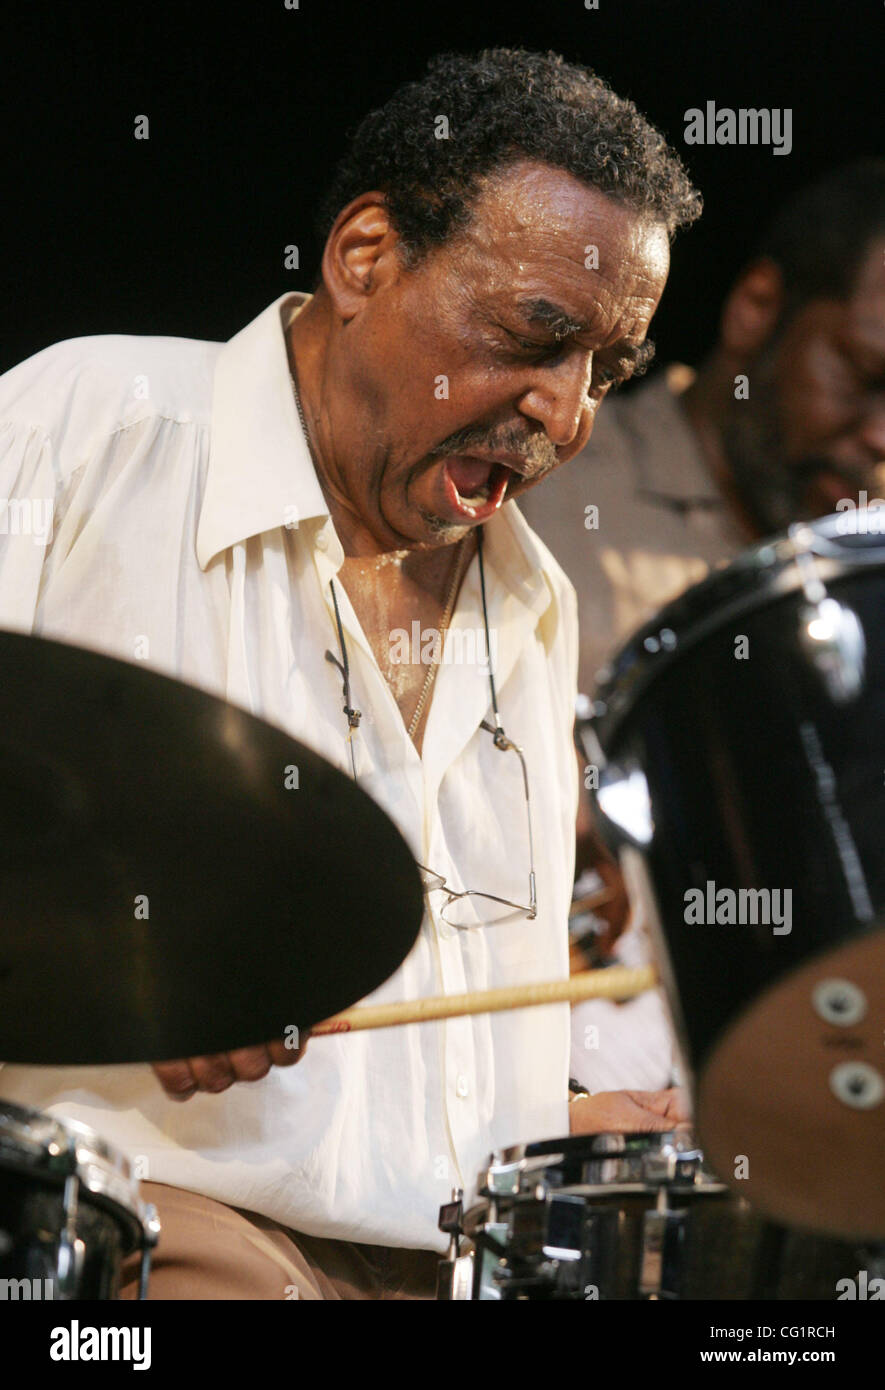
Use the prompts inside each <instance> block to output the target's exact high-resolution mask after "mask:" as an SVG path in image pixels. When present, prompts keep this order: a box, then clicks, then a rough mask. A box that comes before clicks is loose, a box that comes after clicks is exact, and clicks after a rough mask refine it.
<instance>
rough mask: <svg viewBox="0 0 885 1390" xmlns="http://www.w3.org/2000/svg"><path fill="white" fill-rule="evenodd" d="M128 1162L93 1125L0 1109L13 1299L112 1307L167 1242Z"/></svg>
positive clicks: (5, 1242) (3, 1224) (2, 1270)
mask: <svg viewBox="0 0 885 1390" xmlns="http://www.w3.org/2000/svg"><path fill="white" fill-rule="evenodd" d="M138 1191H139V1187H138V1181H137V1179H136V1178H134V1177H133V1176H132V1172H131V1169H130V1166H129V1163H128V1161H127V1159H125V1158H124V1157H123V1155H122V1154H121V1153H119V1152H118V1151H117V1150H116V1149H114V1148H113V1147H112V1146H111V1145H110V1144H107V1143H105V1141H104V1140H102V1139H100V1138H99V1136H98V1135H97V1134H95V1133H94V1132H93V1131H92V1130H91V1129H89V1128H87V1126H86V1125H82V1124H79V1123H77V1122H75V1121H71V1120H65V1121H64V1122H63V1121H61V1120H57V1119H55V1118H54V1117H53V1116H51V1115H45V1114H42V1113H41V1112H40V1111H38V1110H29V1109H26V1108H25V1107H23V1106H19V1105H12V1104H10V1103H9V1102H8V1101H2V1100H0V1286H2V1288H3V1290H4V1296H5V1297H7V1298H11V1297H15V1298H29V1299H47V1298H51V1299H65V1300H68V1299H113V1298H116V1297H117V1295H118V1292H119V1284H120V1270H121V1267H122V1264H123V1261H124V1259H126V1257H127V1256H128V1255H131V1254H133V1253H134V1252H136V1251H141V1279H140V1287H139V1298H145V1297H146V1296H147V1282H148V1274H149V1270H150V1258H151V1252H152V1250H153V1247H154V1246H155V1245H156V1243H157V1240H158V1238H159V1234H160V1224H159V1221H158V1219H157V1213H156V1208H155V1207H153V1206H151V1205H150V1204H148V1203H144V1202H142V1201H141V1200H140V1198H139V1195H138Z"/></svg>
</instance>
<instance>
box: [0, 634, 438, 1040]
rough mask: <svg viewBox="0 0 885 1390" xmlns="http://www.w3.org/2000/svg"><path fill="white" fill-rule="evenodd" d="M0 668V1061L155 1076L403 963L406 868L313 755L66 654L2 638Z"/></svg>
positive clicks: (258, 726)
mask: <svg viewBox="0 0 885 1390" xmlns="http://www.w3.org/2000/svg"><path fill="white" fill-rule="evenodd" d="M0 665H2V670H3V679H2V682H0V1060H3V1061H7V1062H29V1063H53V1064H58V1063H72V1064H79V1065H92V1064H101V1063H120V1062H139V1061H159V1060H162V1059H166V1058H173V1057H188V1056H194V1055H200V1054H203V1053H210V1052H218V1051H226V1050H229V1049H231V1048H235V1047H243V1046H247V1045H250V1044H253V1043H260V1042H266V1041H268V1040H270V1039H273V1038H282V1037H284V1036H286V1031H285V1030H286V1029H287V1028H288V1027H291V1026H292V1025H294V1026H295V1027H296V1028H299V1029H303V1028H306V1027H309V1026H310V1025H311V1024H312V1023H316V1022H318V1021H319V1020H321V1019H324V1018H328V1017H329V1016H330V1015H332V1014H335V1013H337V1012H339V1011H340V1010H341V1009H344V1008H347V1007H349V1006H350V1005H351V1004H353V1003H354V1002H355V1001H356V1000H358V999H361V998H363V997H364V996H365V995H366V994H368V993H370V992H371V991H372V990H374V989H376V988H377V987H378V986H379V985H380V984H381V983H383V981H384V980H385V979H387V978H388V976H390V975H391V974H392V973H393V972H394V970H395V969H396V968H397V966H398V965H399V964H400V963H401V961H402V960H403V959H404V958H405V956H406V955H407V954H408V952H409V950H410V949H411V947H412V945H413V944H414V941H415V938H416V936H417V934H418V931H419V928H420V924H421V917H422V912H423V897H422V891H421V883H420V878H419V875H418V871H417V869H416V867H415V863H414V860H413V857H412V855H411V853H410V852H409V849H408V847H407V845H406V843H405V841H404V840H403V838H402V837H401V835H400V834H399V832H398V831H397V830H396V829H395V827H394V826H393V824H392V822H391V821H390V820H389V819H388V818H387V817H386V816H385V815H384V813H383V812H382V811H381V810H380V809H379V807H378V806H377V805H376V804H375V802H374V801H372V800H371V799H370V797H368V796H367V795H366V794H365V793H364V792H363V791H361V790H360V789H359V787H357V786H356V785H355V783H354V782H353V781H352V779H350V778H349V777H347V776H345V775H344V774H343V773H341V772H339V771H337V770H336V769H335V768H333V767H332V766H331V765H330V764H329V763H327V762H326V761H325V760H324V759H323V758H321V757H319V756H318V755H317V754H316V753H314V752H312V751H311V750H310V749H308V748H306V747H305V746H304V745H303V744H301V743H298V742H296V741H295V740H294V739H292V738H290V737H289V736H288V735H287V734H285V733H284V732H282V731H281V730H280V729H278V728H276V727H274V726H272V725H270V724H267V723H265V722H264V721H262V720H260V719H257V718H255V717H254V716H252V715H250V714H248V713H246V712H245V711H244V710H241V709H239V708H238V707H236V706H233V705H229V704H226V703H224V702H223V701H222V700H218V699H215V698H214V697H212V696H210V695H208V694H206V693H204V692H203V691H200V690H197V689H195V688H194V687H192V686H188V685H184V684H182V683H181V682H178V681H174V680H170V679H168V678H167V677H165V676H161V675H158V674H157V673H156V672H153V671H149V670H146V669H143V668H140V667H137V666H134V665H129V664H127V663H124V662H120V661H115V660H113V659H111V658H110V657H107V656H102V655H99V654H97V653H95V652H89V651H84V650H81V649H80V648H77V647H71V646H67V645H65V644H63V643H58V642H50V641H44V640H42V639H38V638H34V637H26V636H22V635H19V634H14V633H0ZM290 1036H291V1035H290Z"/></svg>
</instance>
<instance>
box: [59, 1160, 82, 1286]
mask: <svg viewBox="0 0 885 1390" xmlns="http://www.w3.org/2000/svg"><path fill="white" fill-rule="evenodd" d="M79 1203H80V1180H79V1178H78V1177H77V1175H76V1173H71V1174H70V1175H69V1176H68V1177H67V1178H65V1186H64V1196H63V1198H62V1210H63V1212H64V1218H65V1224H64V1226H63V1228H62V1230H61V1232H60V1234H59V1237H58V1244H57V1246H56V1268H55V1278H56V1283H57V1286H58V1297H59V1298H60V1299H70V1298H77V1297H78V1290H79V1288H80V1280H81V1277H82V1274H83V1261H84V1259H85V1255H86V1247H85V1245H84V1244H83V1241H82V1240H81V1239H80V1238H79V1236H78V1235H77V1213H78V1210H79Z"/></svg>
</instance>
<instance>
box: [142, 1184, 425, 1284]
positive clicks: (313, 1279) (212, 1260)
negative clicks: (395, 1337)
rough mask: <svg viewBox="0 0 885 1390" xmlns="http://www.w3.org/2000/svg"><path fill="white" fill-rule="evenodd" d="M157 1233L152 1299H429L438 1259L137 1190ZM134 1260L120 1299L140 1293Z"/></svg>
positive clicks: (159, 1188)
mask: <svg viewBox="0 0 885 1390" xmlns="http://www.w3.org/2000/svg"><path fill="white" fill-rule="evenodd" d="M141 1196H142V1199H143V1200H144V1201H145V1202H153V1203H154V1205H155V1206H156V1208H157V1211H158V1213H159V1217H160V1223H161V1226H162V1233H161V1236H160V1243H159V1245H158V1246H157V1248H156V1250H155V1251H154V1257H153V1260H152V1261H151V1275H150V1284H149V1286H148V1298H149V1299H151V1300H153V1299H167V1298H168V1299H202V1298H208V1299H271V1298H273V1299H311V1300H314V1301H316V1300H321V1299H343V1298H379V1299H381V1298H394V1299H429V1298H433V1297H434V1296H435V1290H436V1271H437V1266H438V1264H439V1261H440V1256H439V1255H435V1254H433V1253H432V1252H431V1251H429V1250H403V1249H396V1248H388V1247H386V1246H381V1245H357V1244H354V1243H352V1242H349V1241H343V1240H324V1239H321V1238H320V1237H317V1236H305V1235H301V1234H300V1233H299V1232H298V1231H290V1230H289V1229H288V1228H287V1227H285V1226H281V1225H279V1223H278V1222H276V1221H270V1220H268V1218H267V1217H264V1216H258V1215H257V1214H256V1213H255V1212H247V1211H240V1210H239V1208H237V1207H227V1206H224V1205H223V1204H222V1203H221V1202H215V1201H213V1200H212V1199H211V1198H210V1197H203V1196H201V1195H199V1194H198V1193H195V1192H185V1191H182V1190H181V1189H180V1188H176V1187H166V1186H163V1185H162V1184H160V1183H152V1182H144V1183H142V1184H141ZM138 1269H139V1257H138V1256H131V1257H130V1258H129V1259H128V1260H127V1261H126V1262H125V1264H124V1266H123V1274H122V1280H121V1290H120V1297H121V1298H124V1299H134V1298H136V1297H137V1294H138Z"/></svg>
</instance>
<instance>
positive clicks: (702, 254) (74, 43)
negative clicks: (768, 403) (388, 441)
mask: <svg viewBox="0 0 885 1390" xmlns="http://www.w3.org/2000/svg"><path fill="white" fill-rule="evenodd" d="M599 4H600V8H599V10H587V9H585V8H584V0H535V3H533V4H532V5H531V6H530V7H528V6H527V7H526V8H524V9H521V8H519V7H517V6H516V5H514V4H508V3H504V0H445V3H443V0H422V3H420V4H415V5H408V4H403V3H402V0H399V3H397V0H373V2H372V3H369V2H368V0H367V3H364V4H361V3H354V2H353V0H351V3H348V4H344V3H339V0H300V8H299V9H298V10H287V9H286V8H285V6H284V0H249V3H247V2H246V0H240V3H230V0H220V2H219V3H217V4H213V3H211V2H210V0H196V3H190V4H189V3H186V2H185V0H182V2H181V3H178V4H175V5H173V4H165V3H141V4H135V3H130V4H118V5H111V4H98V3H95V0H79V3H76V4H71V3H68V4H65V3H62V0H30V3H28V4H21V5H20V7H19V9H18V12H17V13H16V12H15V11H14V10H7V11H6V15H7V17H6V20H5V23H4V32H3V63H2V84H0V91H2V96H0V103H2V114H3V125H2V141H3V145H2V148H3V155H2V161H3V171H2V172H3V177H2V193H3V204H4V207H3V213H2V217H0V244H2V257H0V275H2V285H0V293H2V302H3V304H4V306H5V313H4V315H3V335H2V339H0V370H5V369H6V368H8V367H10V366H12V365H13V364H14V363H15V362H17V361H20V360H21V359H23V358H25V357H27V356H29V355H30V354H31V353H33V352H36V351H38V350H39V349H40V348H42V347H45V346H47V345H48V344H49V343H52V342H56V341H58V340H60V339H64V338H71V337H77V336H79V335H81V334H89V333H136V334H163V335H167V334H168V335H174V336H185V337H197V338H208V339H224V338H228V337H230V336H231V335H232V334H233V333H235V332H236V331H237V330H238V329H239V328H241V327H243V326H244V325H245V324H246V323H247V322H248V321H249V320H250V319H251V318H252V317H254V315H255V314H256V313H258V312H259V311H260V310H261V309H262V308H263V307H264V306H265V305H266V304H268V303H269V302H270V301H271V300H272V299H274V298H276V297H277V296H278V295H279V294H282V293H283V292H284V291H285V290H286V289H287V288H290V289H307V288H309V286H310V282H311V278H312V273H313V270H314V267H315V265H316V261H317V254H318V248H317V247H316V245H315V244H314V241H313V237H312V232H311V216H310V212H311V207H312V205H313V203H314V201H315V199H316V197H317V194H318V192H319V191H320V189H321V188H322V187H323V185H324V183H325V180H326V177H327V174H328V171H329V168H330V161H332V160H333V159H334V158H335V157H336V156H337V155H338V153H340V150H341V147H342V141H343V138H344V135H345V132H346V130H347V129H348V128H349V127H350V126H351V125H352V124H353V123H354V122H355V121H356V120H357V119H358V118H359V117H360V116H361V115H362V114H363V112H364V111H366V110H367V109H369V108H370V107H371V106H374V105H378V104H380V103H381V102H382V101H383V100H384V99H385V97H386V96H387V95H388V94H389V93H390V92H391V91H392V89H393V88H394V86H396V85H397V84H398V83H399V82H401V81H403V80H406V79H408V78H412V77H416V76H418V75H419V74H420V71H421V69H422V67H423V63H424V60H425V59H426V58H427V57H428V56H429V55H431V54H432V53H435V52H440V51H445V50H449V51H451V50H455V51H471V50H474V49H477V48H480V47H483V46H487V45H492V44H510V45H523V46H526V47H530V48H543V49H546V48H552V49H554V50H556V51H557V52H560V53H562V54H563V55H564V56H565V57H566V58H568V59H570V60H573V61H579V62H583V63H586V64H588V65H589V66H591V67H593V68H595V69H596V70H597V71H598V72H599V73H600V74H601V75H602V76H604V77H606V78H607V79H608V80H609V81H610V82H611V83H612V85H613V86H614V88H615V90H616V91H618V92H619V93H620V94H622V95H625V96H630V97H632V98H633V100H634V101H636V103H637V104H638V106H639V107H640V109H641V110H642V111H644V112H645V113H646V114H647V115H648V116H649V117H650V118H651V119H652V120H653V121H654V122H655V123H656V124H658V125H659V126H660V127H661V128H662V129H663V130H664V132H665V133H666V134H667V135H668V136H669V138H670V139H671V141H672V142H673V143H675V144H676V146H677V147H678V148H679V149H680V150H681V151H682V152H683V155H684V156H685V158H686V161H687V163H688V166H689V169H690V171H691V172H692V175H693V176H694V179H695V181H696V182H697V183H698V184H699V186H700V187H701V189H702V191H703V193H704V195H705V199H706V212H705V215H704V218H703V220H702V222H701V223H700V224H698V225H697V226H696V227H695V228H693V229H692V230H691V231H690V232H688V233H684V234H683V235H682V237H681V239H680V240H679V241H678V242H677V246H676V248H675V253H674V263H673V272H672V275H671V279H670V284H669V287H668V290H667V293H666V295H665V297H664V301H663V305H662V308H661V310H660V312H659V314H658V317H657V319H656V322H655V325H654V336H655V338H656V340H657V343H658V347H659V354H660V355H661V356H662V357H664V358H671V357H674V356H676V357H681V358H683V359H685V360H688V361H692V362H695V361H696V360H697V358H698V356H699V355H700V354H701V353H702V352H703V351H704V349H705V346H706V345H707V344H708V343H709V341H710V337H711V334H712V333H713V331H714V329H715V325H716V319H717V313H718V305H719V302H720V300H721V297H722V294H723V292H724V290H725V289H726V287H727V285H728V283H729V280H730V279H731V277H732V275H733V274H734V272H735V271H736V270H737V269H738V267H739V265H740V263H741V261H742V259H743V258H744V257H745V256H746V254H747V253H748V252H749V250H750V249H751V247H752V245H753V242H754V240H755V238H756V236H757V234H758V230H759V228H760V226H761V225H762V222H764V220H765V219H766V218H767V217H768V215H769V214H770V212H771V211H772V209H773V208H774V207H775V206H776V204H777V200H778V199H779V198H780V197H781V196H782V195H783V194H785V193H787V192H789V191H790V190H792V189H794V188H797V187H799V186H800V185H801V184H803V183H804V182H806V181H807V180H808V179H809V178H811V177H813V176H815V175H816V174H817V173H819V172H821V171H823V170H824V169H826V168H830V167H832V166H834V165H837V164H839V163H841V162H842V161H843V160H845V159H847V158H851V157H853V156H855V155H858V154H874V153H880V152H881V150H882V146H883V140H882V136H881V132H882V126H883V113H882V90H883V83H882V59H883V55H885V4H883V3H882V0H763V2H761V3H760V0H747V3H739V0H734V3H728V2H727V0H657V3H655V0H599ZM707 100H715V102H716V104H717V106H720V107H721V106H730V107H734V108H737V107H740V106H748V107H792V109H793V150H792V153H791V154H790V155H789V156H780V155H778V156H776V155H774V154H773V152H772V150H771V149H769V148H766V147H752V146H751V147H740V146H734V147H730V146H726V147H721V146H709V147H708V146H690V147H685V146H684V144H683V142H682V135H683V130H684V112H685V110H686V109H687V108H688V107H691V106H701V107H703V105H704V103H705V102H706V101H707ZM142 114H145V115H147V116H149V118H150V139H149V140H148V141H144V140H136V139H135V138H134V135H133V131H134V120H135V117H136V116H137V115H142ZM288 243H295V244H296V245H298V246H299V248H300V251H301V267H302V269H301V271H287V270H286V269H284V266H283V249H284V247H285V246H286V245H287V244H288Z"/></svg>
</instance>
